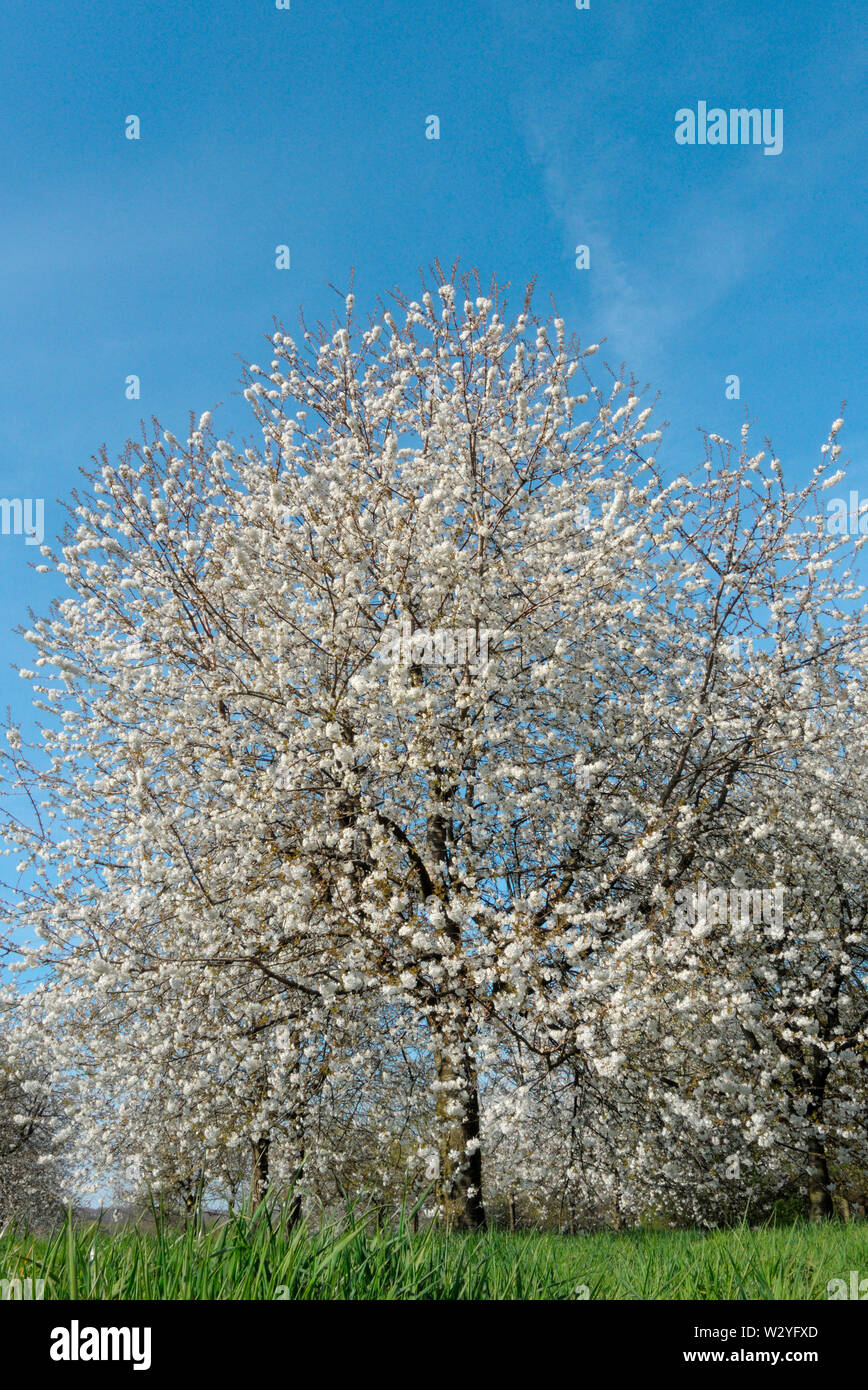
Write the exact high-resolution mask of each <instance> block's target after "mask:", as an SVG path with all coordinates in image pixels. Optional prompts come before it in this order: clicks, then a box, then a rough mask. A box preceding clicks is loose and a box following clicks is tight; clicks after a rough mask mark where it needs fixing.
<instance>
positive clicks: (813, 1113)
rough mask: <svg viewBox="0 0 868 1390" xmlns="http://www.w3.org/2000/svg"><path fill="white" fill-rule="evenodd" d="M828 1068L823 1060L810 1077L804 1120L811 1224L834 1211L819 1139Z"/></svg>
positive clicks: (823, 1145) (832, 1213)
mask: <svg viewBox="0 0 868 1390" xmlns="http://www.w3.org/2000/svg"><path fill="white" fill-rule="evenodd" d="M829 1067H830V1063H829V1060H828V1058H824V1059H823V1061H822V1062H820V1063H819V1064H818V1065H817V1066H815V1067H814V1069H813V1071H812V1073H811V1085H810V1101H809V1104H808V1119H809V1121H810V1122H811V1124H812V1126H813V1132H812V1133H811V1136H810V1141H809V1145H808V1217H809V1219H810V1220H811V1221H828V1220H829V1218H830V1217H831V1216H833V1215H834V1211H835V1207H834V1203H833V1201H832V1193H831V1191H830V1188H829V1164H828V1161H827V1159H826V1145H825V1141H824V1139H823V1135H822V1123H823V1110H824V1106H825V1100H826V1080H827V1078H828V1075H829Z"/></svg>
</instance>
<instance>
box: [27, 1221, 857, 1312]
mask: <svg viewBox="0 0 868 1390" xmlns="http://www.w3.org/2000/svg"><path fill="white" fill-rule="evenodd" d="M851 1270H856V1271H862V1272H863V1273H862V1274H860V1277H864V1276H865V1275H868V1225H844V1224H839V1223H829V1224H827V1225H824V1226H820V1227H817V1226H809V1225H807V1224H796V1225H792V1226H767V1227H760V1228H751V1227H748V1226H746V1225H744V1226H739V1227H734V1228H730V1229H727V1230H718V1231H712V1232H707V1233H704V1232H700V1231H695V1230H687V1231H632V1232H626V1233H624V1232H621V1233H614V1232H604V1233H600V1234H591V1235H576V1236H566V1235H556V1234H548V1233H519V1234H509V1233H506V1232H502V1231H489V1232H487V1233H485V1234H481V1235H448V1234H444V1233H443V1232H442V1231H439V1230H437V1229H436V1228H435V1227H433V1226H432V1227H430V1228H428V1229H427V1230H424V1231H422V1232H420V1233H418V1234H414V1233H413V1232H412V1231H411V1230H409V1229H408V1228H407V1227H406V1226H404V1225H403V1224H402V1225H401V1226H400V1227H399V1228H398V1229H397V1230H393V1231H387V1230H373V1229H371V1227H370V1225H368V1224H366V1223H365V1222H363V1221H361V1220H355V1219H348V1220H346V1221H344V1222H343V1223H341V1224H340V1225H336V1226H331V1227H327V1228H324V1229H322V1230H320V1231H315V1230H312V1229H309V1228H307V1227H304V1226H301V1227H298V1228H296V1229H295V1230H294V1231H292V1232H291V1233H290V1234H286V1233H285V1232H284V1231H283V1230H282V1228H281V1227H280V1225H279V1223H278V1222H277V1221H274V1222H272V1223H271V1224H270V1223H269V1220H268V1219H267V1216H266V1213H265V1211H264V1209H263V1210H261V1211H260V1212H259V1213H258V1214H257V1217H256V1218H255V1219H250V1218H249V1217H245V1216H234V1217H232V1218H231V1219H229V1220H227V1221H225V1222H221V1223H220V1224H218V1225H214V1226H211V1227H209V1228H207V1229H202V1228H197V1227H195V1226H189V1227H187V1228H186V1229H178V1227H176V1226H174V1227H172V1226H168V1225H161V1226H158V1228H157V1229H156V1230H144V1229H141V1228H135V1227H132V1228H128V1229H123V1230H119V1231H118V1230H115V1231H109V1230H107V1229H105V1228H104V1227H100V1225H99V1224H98V1223H95V1224H92V1225H80V1224H77V1223H75V1222H72V1221H67V1223H66V1224H65V1226H64V1227H62V1228H61V1229H59V1230H57V1231H56V1232H55V1233H54V1234H53V1235H51V1236H48V1237H46V1236H36V1235H27V1234H21V1233H15V1232H10V1231H7V1232H5V1233H4V1234H3V1235H0V1278H3V1279H6V1280H12V1279H21V1280H24V1279H30V1280H32V1281H33V1283H32V1285H31V1287H32V1288H34V1289H35V1288H36V1287H37V1284H36V1281H37V1280H42V1281H44V1284H43V1290H42V1296H43V1297H44V1298H46V1299H98V1300H117V1299H123V1300H125V1299H148V1300H151V1299H157V1300H187V1299H193V1300H211V1299H249V1300H271V1299H292V1300H296V1299H302V1300H304V1299H318V1300H323V1299H328V1300H331V1299H334V1300H341V1299H353V1300H364V1299H376V1300H417V1299H446V1300H455V1299H461V1300H465V1299H467V1300H471V1299H477V1300H507V1299H522V1300H524V1299H558V1300H560V1299H570V1300H575V1299H580V1300H584V1299H606V1300H615V1299H643V1300H655V1299H674V1300H679V1299H707V1300H720V1299H769V1300H776V1299H821V1300H822V1299H826V1297H827V1284H828V1283H829V1281H830V1280H831V1279H844V1280H845V1281H846V1280H849V1278H850V1271H851ZM4 1294H5V1296H6V1297H10V1296H15V1295H14V1293H12V1294H10V1291H9V1289H4ZM25 1296H26V1295H25ZM34 1296H36V1295H34Z"/></svg>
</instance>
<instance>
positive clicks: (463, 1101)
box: [434, 1043, 485, 1231]
mask: <svg viewBox="0 0 868 1390" xmlns="http://www.w3.org/2000/svg"><path fill="white" fill-rule="evenodd" d="M456 1051H458V1053H459V1056H458V1058H456V1055H455V1054H456ZM434 1063H435V1068H436V1072H437V1081H438V1090H437V1124H438V1131H439V1136H440V1171H439V1176H438V1181H437V1198H438V1204H439V1206H440V1211H441V1214H442V1218H443V1224H444V1225H445V1227H446V1229H447V1230H450V1231H477V1230H480V1229H482V1228H483V1227H484V1226H485V1206H484V1204H483V1201H482V1150H481V1148H480V1144H479V1137H480V1134H479V1090H478V1087H477V1080H476V1069H475V1066H474V1064H473V1059H472V1057H471V1055H470V1053H469V1051H468V1049H467V1047H466V1046H465V1045H464V1044H463V1043H459V1044H458V1047H457V1048H456V1047H455V1046H450V1045H449V1044H447V1043H444V1044H442V1045H441V1047H440V1048H439V1049H438V1050H437V1051H436V1052H435V1057H434Z"/></svg>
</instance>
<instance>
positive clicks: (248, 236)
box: [0, 0, 868, 717]
mask: <svg viewBox="0 0 868 1390" xmlns="http://www.w3.org/2000/svg"><path fill="white" fill-rule="evenodd" d="M860 8H861V7H858V6H857V5H856V4H855V2H854V0H839V3H836V4H834V5H819V4H816V3H812V4H808V3H799V0H796V2H795V3H794V2H793V0H788V3H786V4H785V3H781V0H767V2H766V3H763V4H757V0H731V3H728V4H726V5H724V4H722V3H721V2H720V0H714V3H712V0H692V3H691V4H690V5H687V4H676V3H674V0H663V2H662V3H658V4H652V3H645V4H642V3H639V0H630V3H625V2H624V0H591V5H590V9H588V10H583V11H579V10H577V9H576V7H575V3H574V0H474V2H473V3H469V2H468V0H464V2H463V3H461V2H460V0H437V3H436V4H435V3H430V4H425V3H416V4H411V3H408V2H407V0H364V3H360V4H354V5H353V4H347V3H338V0H291V9H289V10H288V11H286V10H278V9H277V8H276V6H275V4H274V0H244V3H241V2H240V0H220V3H214V4H207V3H204V0H200V3H198V4H195V5H192V4H186V5H184V4H179V3H177V0H175V2H174V3H171V4H169V3H160V2H157V3H154V0H152V2H151V3H149V4H147V5H142V4H140V3H137V4H133V3H129V0H81V3H78V4H76V5H75V6H66V7H61V6H56V5H55V6H46V5H33V4H30V5H18V6H14V7H11V6H7V7H6V9H5V12H4V16H3V19H2V21H0V39H2V45H3V52H4V82H3V85H2V90H0V122H2V140H0V183H2V187H3V190H4V208H3V217H2V219H0V281H2V290H0V302H2V314H0V334H2V348H0V350H2V360H3V371H2V373H0V496H6V497H37V496H42V497H44V498H45V499H46V528H47V532H48V535H49V536H51V535H53V534H54V533H55V532H56V530H57V529H58V528H59V526H60V524H61V521H62V513H61V510H60V508H59V506H58V505H57V504H56V502H55V499H56V498H62V497H66V496H68V495H69V492H70V490H71V488H72V487H74V486H75V485H76V483H77V481H78V468H79V467H80V466H81V465H86V464H87V463H88V462H89V459H90V456H91V454H92V453H94V452H95V451H96V450H97V449H98V448H99V447H100V446H101V445H102V444H103V443H105V444H106V445H107V446H108V449H109V453H110V454H111V455H116V454H117V453H118V452H119V451H120V449H121V447H122V445H123V443H124V441H125V439H126V438H127V437H128V436H129V435H138V433H139V426H138V422H139V420H140V419H141V418H142V417H144V418H147V419H149V418H150V417H151V415H157V416H158V417H159V419H160V421H161V423H162V425H163V426H164V427H166V428H170V429H174V430H175V431H176V432H177V433H178V434H181V432H182V430H185V427H186V423H187V418H188V411H190V410H194V411H196V412H197V413H200V412H201V411H203V410H205V409H212V408H213V407H214V406H215V405H216V404H217V403H218V402H224V403H225V404H224V406H223V409H222V410H221V411H220V412H218V413H217V414H216V415H215V424H216V425H217V427H218V430H219V432H221V433H227V432H228V431H229V429H230V428H235V429H236V430H237V429H242V430H243V429H245V428H249V427H250V426H249V424H248V422H249V418H250V417H249V416H248V415H247V412H246V408H245V409H243V410H242V409H241V406H243V402H241V403H239V399H238V396H237V394H236V393H237V392H238V391H239V381H238V378H239V374H240V369H241V366H240V363H239V361H238V360H237V356H236V354H240V355H241V356H242V357H245V358H247V359H248V360H252V361H256V360H261V359H262V357H263V335H264V334H265V333H267V332H268V331H270V330H271V328H272V323H273V318H274V317H275V316H276V317H278V318H280V319H282V320H283V321H284V323H285V324H286V325H287V327H288V329H289V330H290V331H292V328H293V327H294V326H295V324H296V321H297V314H298V310H299V307H300V306H302V305H303V306H304V309H305V313H306V316H307V317H308V319H310V320H314V321H315V320H316V319H317V318H318V317H320V316H322V317H328V316H329V314H330V312H331V309H332V307H333V306H336V305H337V300H336V299H335V296H334V292H333V291H332V290H330V289H329V288H328V285H329V282H331V283H332V284H333V285H336V286H337V287H338V288H340V289H345V288H346V287H347V285H348V281H349V272H350V268H351V267H355V273H356V281H355V290H356V298H357V305H358V307H359V309H360V310H362V311H363V310H365V309H366V308H367V306H368V305H369V304H370V305H372V304H373V301H374V300H375V298H376V296H377V295H378V294H385V293H386V292H387V291H388V290H389V289H390V288H391V287H393V286H395V285H399V286H401V287H402V288H404V289H406V290H407V291H408V292H410V293H415V292H416V290H417V288H418V284H419V278H418V268H419V267H420V266H421V267H427V266H429V265H430V263H431V262H432V260H433V259H434V258H435V257H439V259H440V260H441V262H442V263H443V264H444V265H449V264H451V263H452V261H453V260H454V259H455V258H456V257H460V260H461V264H462V266H463V267H464V268H466V269H470V268H471V267H473V266H475V265H478V266H479V268H480V270H481V271H482V273H483V276H484V277H485V278H486V279H487V278H488V276H489V275H490V273H491V272H492V271H496V272H497V274H498V277H499V278H500V280H501V281H509V282H510V283H511V285H512V287H513V291H512V293H513V296H514V302H516V307H517V301H518V299H519V297H520V293H521V291H522V290H523V287H524V285H525V283H526V281H527V280H528V279H529V278H530V277H531V276H533V275H536V276H537V279H538V297H537V303H538V307H539V308H540V309H541V310H545V309H546V308H547V307H548V304H549V296H550V295H553V296H554V298H555V301H556V303H557V306H558V309H559V311H560V312H561V313H562V314H563V316H564V317H565V319H566V320H567V324H568V327H569V328H571V329H575V330H576V331H577V332H578V333H579V334H580V335H581V337H582V339H583V341H584V342H585V343H590V342H596V341H599V340H600V338H602V337H606V338H607V339H608V341H607V343H606V345H605V349H604V351H603V352H602V353H601V357H605V359H606V360H607V361H609V362H611V363H612V364H613V365H614V366H616V367H617V366H619V365H620V363H621V362H622V361H625V362H626V364H627V368H628V370H632V371H633V372H634V373H635V374H636V376H637V377H638V378H639V380H640V383H642V384H643V385H644V384H645V383H646V382H647V383H650V385H651V387H652V388H653V390H655V391H656V390H659V391H660V392H661V400H660V404H659V407H658V415H659V418H661V419H663V418H665V419H668V420H669V421H670V422H671V424H672V428H671V429H670V431H669V432H668V435H667V439H666V442H665V444H664V445H663V446H662V448H661V451H660V455H659V456H660V458H661V460H662V461H665V462H666V463H668V464H669V465H670V466H671V468H672V469H673V471H682V470H683V469H685V468H687V467H688V466H690V465H692V464H694V463H695V462H697V461H698V452H699V448H700V441H699V436H698V435H697V433H696V430H697V427H698V426H702V427H704V428H707V429H709V430H713V431H717V432H720V433H722V434H731V435H732V436H736V435H737V433H738V430H739V427H740V425H741V423H742V420H743V418H744V409H745V405H747V406H748V407H749V409H750V413H751V415H752V416H755V417H756V418H757V421H758V427H757V428H758V437H760V438H761V437H762V436H764V435H765V434H770V435H771V437H772V439H773V441H774V443H775V446H776V449H777V451H778V453H779V454H780V455H781V457H782V458H783V459H784V462H785V465H786V466H788V467H790V468H791V469H792V472H793V476H795V477H796V478H801V477H804V476H805V474H806V473H807V472H808V471H809V469H810V468H811V467H812V466H813V464H814V463H815V462H816V460H817V457H818V454H817V450H818V447H819V444H820V443H821V442H822V441H823V439H824V438H825V435H826V432H827V429H828V426H829V424H830V423H831V421H832V420H833V419H834V418H835V417H836V416H837V415H838V413H839V407H840V403H841V401H842V399H844V398H846V399H847V401H848V407H847V412H846V418H847V427H846V429H845V431H844V432H843V434H842V436H841V443H842V444H843V446H844V456H845V457H848V456H849V458H850V459H851V465H850V473H851V482H850V485H851V486H854V487H861V488H862V489H863V491H865V492H866V493H868V476H866V473H865V465H864V460H865V444H866V440H868V429H866V406H865V389H864V388H865V372H864V362H865V353H864V348H863V340H864V325H865V307H866V306H865V272H864V256H865V250H864V248H865V245H866V240H868V238H866V213H865V206H866V199H865V180H864V167H865V159H864V150H865V146H866V135H868V132H866V120H865V114H864V108H865V92H864V73H865V66H864V45H863V46H862V51H861V54H860V24H859V18H860ZM699 101H707V102H708V105H709V106H710V107H711V106H720V107H723V108H725V109H728V108H730V107H740V106H747V107H758V108H772V109H774V108H781V109H782V110H783V113H784V114H783V134H784V143H783V150H782V152H781V154H780V155H778V156H766V155H764V153H763V150H762V148H761V147H757V146H711V145H705V146H699V145H696V146H682V145H678V144H676V142H675V138H674V131H675V112H676V111H677V110H678V109H680V108H688V107H689V108H693V109H696V107H697V103H698V102H699ZM130 114H135V115H137V116H138V117H139V119H140V122H141V138H140V139H139V140H137V141H134V140H128V139H126V138H125V119H126V117H127V116H128V115H130ZM430 115H437V116H438V117H439V120H440V139H439V140H428V139H426V138H425V129H426V118H427V117H428V116H430ZM280 244H287V245H289V247H290V252H291V269H289V270H277V269H276V268H275V247H276V246H278V245H280ZM578 244H587V245H588V246H589V247H590V252H591V265H590V269H588V270H577V269H576V266H575V247H576V246H577V245H578ZM599 360H600V359H599V358H598V359H597V361H599ZM733 373H734V374H737V375H738V377H739V379H740V384H741V399H740V400H738V401H735V400H727V399H726V398H725V380H726V377H727V376H728V375H729V374H733ZM130 374H135V375H137V376H138V377H139V378H140V381H141V398H140V399H139V400H127V399H126V397H125V380H126V378H127V377H128V376H129V375H130ZM37 559H38V557H37V555H36V553H35V552H34V550H33V549H32V548H28V547H26V546H25V545H24V542H23V539H22V538H21V537H20V536H19V537H16V536H2V537H0V625H2V629H3V632H4V634H7V636H6V641H5V643H4V649H5V651H6V652H7V658H8V662H11V661H20V662H22V664H27V663H28V660H29V656H30V652H29V649H28V648H27V646H26V644H24V643H23V642H21V641H20V640H19V639H17V638H14V637H12V636H11V635H10V634H11V629H12V628H14V627H15V626H16V624H17V623H18V622H20V621H22V620H25V619H26V605H27V604H28V603H32V604H33V605H34V606H35V608H36V609H37V611H44V609H45V608H46V607H47V604H48V602H49V600H50V598H51V597H52V595H53V594H54V593H56V592H58V587H57V582H56V580H55V579H54V578H53V577H51V576H40V575H36V574H34V573H33V571H32V570H31V569H29V568H28V562H33V561H35V560H37ZM7 703H11V704H12V706H13V710H14V711H15V712H16V713H17V714H19V715H20V716H22V717H24V716H25V715H26V710H27V707H28V703H29V689H28V687H26V686H25V685H24V683H23V682H20V681H19V680H18V679H17V678H16V677H15V676H14V674H13V673H12V672H11V671H10V670H9V668H8V664H7V662H4V663H3V669H2V670H0V705H5V704H7Z"/></svg>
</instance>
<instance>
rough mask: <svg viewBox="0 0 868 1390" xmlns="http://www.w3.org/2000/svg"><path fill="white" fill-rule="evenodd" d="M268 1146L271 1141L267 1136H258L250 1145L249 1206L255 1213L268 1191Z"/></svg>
mask: <svg viewBox="0 0 868 1390" xmlns="http://www.w3.org/2000/svg"><path fill="white" fill-rule="evenodd" d="M270 1146H271V1141H270V1139H269V1137H268V1135H267V1134H262V1135H260V1136H259V1138H258V1139H254V1140H253V1142H252V1144H251V1149H252V1163H251V1175H250V1206H251V1209H252V1210H253V1211H256V1209H257V1207H258V1206H259V1205H260V1204H261V1202H262V1201H263V1200H264V1198H265V1194H266V1192H267V1191H268V1150H269V1148H270Z"/></svg>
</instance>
